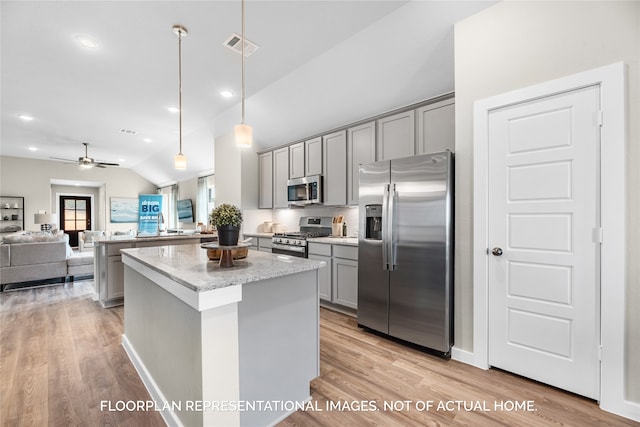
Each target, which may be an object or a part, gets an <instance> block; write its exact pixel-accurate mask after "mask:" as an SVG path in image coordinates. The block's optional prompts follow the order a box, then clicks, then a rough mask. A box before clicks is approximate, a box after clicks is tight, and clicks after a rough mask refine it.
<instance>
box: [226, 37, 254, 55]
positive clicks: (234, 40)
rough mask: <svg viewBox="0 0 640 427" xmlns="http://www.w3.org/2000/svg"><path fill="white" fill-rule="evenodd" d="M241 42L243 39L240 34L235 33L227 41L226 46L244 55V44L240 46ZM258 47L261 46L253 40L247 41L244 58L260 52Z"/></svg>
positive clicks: (245, 42)
mask: <svg viewBox="0 0 640 427" xmlns="http://www.w3.org/2000/svg"><path fill="white" fill-rule="evenodd" d="M240 40H242V37H241V36H240V35H239V34H236V33H233V34H231V36H229V38H228V39H227V40H225V42H224V45H225V46H226V47H228V48H229V49H231V50H233V51H234V52H238V53H242V44H240ZM258 47H259V46H258V45H257V44H255V43H254V42H252V41H251V40H249V39H245V41H244V56H245V57H248V56H250V55H251V54H252V53H253V52H255V51H256V50H258Z"/></svg>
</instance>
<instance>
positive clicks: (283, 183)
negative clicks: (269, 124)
mask: <svg viewBox="0 0 640 427" xmlns="http://www.w3.org/2000/svg"><path fill="white" fill-rule="evenodd" d="M288 179H289V147H284V148H280V149H278V150H274V151H273V207H274V208H287V207H289V202H288V201H287V180H288Z"/></svg>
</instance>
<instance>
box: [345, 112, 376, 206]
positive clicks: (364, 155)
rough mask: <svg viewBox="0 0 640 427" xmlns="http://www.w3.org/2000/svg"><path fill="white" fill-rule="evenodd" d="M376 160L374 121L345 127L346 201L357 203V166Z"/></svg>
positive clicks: (350, 203) (351, 203) (352, 203)
mask: <svg viewBox="0 0 640 427" xmlns="http://www.w3.org/2000/svg"><path fill="white" fill-rule="evenodd" d="M375 161H376V122H369V123H365V124H362V125H360V126H355V127H352V128H349V129H347V203H348V204H349V205H357V204H358V176H359V173H358V168H359V166H360V165H366V164H368V163H372V162H375Z"/></svg>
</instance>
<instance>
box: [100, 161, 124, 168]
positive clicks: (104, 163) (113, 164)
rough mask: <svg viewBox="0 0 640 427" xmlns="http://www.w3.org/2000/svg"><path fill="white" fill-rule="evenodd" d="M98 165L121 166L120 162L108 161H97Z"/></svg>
mask: <svg viewBox="0 0 640 427" xmlns="http://www.w3.org/2000/svg"><path fill="white" fill-rule="evenodd" d="M95 164H96V166H99V167H105V166H120V165H119V164H118V163H107V162H95Z"/></svg>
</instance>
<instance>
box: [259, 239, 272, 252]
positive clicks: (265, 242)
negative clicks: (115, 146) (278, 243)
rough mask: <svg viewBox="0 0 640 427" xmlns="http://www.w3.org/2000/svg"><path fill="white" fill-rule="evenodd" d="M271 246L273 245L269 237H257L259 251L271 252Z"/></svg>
mask: <svg viewBox="0 0 640 427" xmlns="http://www.w3.org/2000/svg"><path fill="white" fill-rule="evenodd" d="M272 246H273V242H272V240H271V237H258V250H259V251H260V252H269V253H271V247H272Z"/></svg>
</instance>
